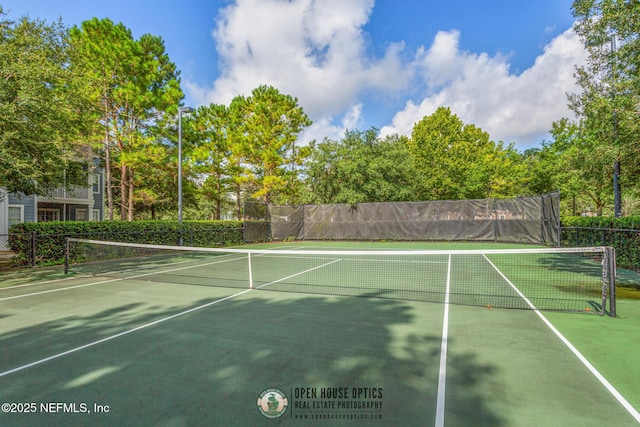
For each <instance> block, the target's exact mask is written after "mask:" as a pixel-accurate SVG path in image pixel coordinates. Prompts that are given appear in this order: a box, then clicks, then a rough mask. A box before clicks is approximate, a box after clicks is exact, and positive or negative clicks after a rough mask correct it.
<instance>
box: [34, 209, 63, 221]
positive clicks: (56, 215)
mask: <svg viewBox="0 0 640 427" xmlns="http://www.w3.org/2000/svg"><path fill="white" fill-rule="evenodd" d="M49 221H60V210H59V209H46V208H41V209H38V222H49Z"/></svg>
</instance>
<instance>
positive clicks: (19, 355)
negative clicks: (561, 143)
mask: <svg viewBox="0 0 640 427" xmlns="http://www.w3.org/2000/svg"><path fill="white" fill-rule="evenodd" d="M75 243H77V245H76V246H75V248H76V249H72V250H71V251H70V252H69V253H70V254H71V255H72V257H73V259H72V260H71V263H70V268H69V270H70V274H67V275H61V274H57V275H56V276H55V278H51V279H46V278H45V277H42V278H40V279H39V280H37V281H36V280H34V281H22V282H21V283H20V284H16V285H14V286H10V287H2V288H0V403H2V413H0V424H1V425H3V426H4V425H33V426H40V425H135V426H144V425H166V426H191V425H243V426H246V425H300V426H302V425H305V426H306V425H379V426H382V425H384V426H387V425H416V426H423V425H426V426H429V425H435V426H443V425H447V426H469V425H473V426H528V425H536V426H539V425H545V426H555V425H557V426H574V425H575V426H578V425H581V426H582V425H585V424H591V423H606V424H607V425H616V426H626V425H638V423H640V415H639V414H638V410H637V408H638V405H639V403H640V394H639V393H638V392H637V391H634V390H635V388H636V387H635V383H637V378H636V379H633V378H625V374H624V373H620V372H619V371H617V370H616V367H615V360H612V361H611V363H610V364H609V363H602V360H606V353H607V352H612V353H613V352H614V349H612V348H610V347H609V345H610V344H609V343H606V342H600V343H597V342H596V343H594V344H593V345H591V346H589V345H586V344H585V343H587V342H588V337H587V338H584V337H583V336H582V335H580V334H578V333H577V332H575V331H576V330H577V329H576V328H573V329H572V328H571V327H567V328H566V330H568V331H570V332H571V337H572V338H571V339H572V340H573V341H575V342H577V343H578V344H579V345H576V344H574V343H573V342H572V341H570V339H569V338H567V337H565V336H564V335H563V334H562V331H561V330H559V329H558V328H556V326H554V325H555V324H562V325H565V326H566V325H574V326H575V325H576V324H581V327H582V326H584V325H585V324H587V325H588V327H589V328H590V331H591V332H590V334H592V338H594V340H598V337H600V336H601V334H602V333H604V332H605V331H606V330H607V329H615V328H616V322H618V321H619V320H620V319H615V318H612V317H609V316H608V315H606V314H610V311H611V309H612V307H611V306H610V305H607V304H611V300H604V299H603V291H604V290H606V289H605V287H603V269H602V268H603V265H605V264H606V262H605V261H606V260H605V258H601V257H600V256H601V255H602V254H601V253H600V252H598V253H595V254H594V253H590V252H588V251H583V252H580V253H576V252H548V253H547V252H544V251H539V252H535V251H534V252H531V253H529V254H527V255H526V256H523V257H520V256H515V255H514V254H511V253H510V252H508V251H507V252H505V249H507V250H508V249H509V248H508V247H506V246H504V245H502V246H499V247H498V246H491V247H485V248H483V249H484V251H483V253H482V254H480V253H477V252H476V251H475V250H468V247H467V246H464V245H460V246H455V245H453V246H449V247H453V248H454V249H456V252H455V254H453V253H449V252H446V251H445V252H442V251H439V252H438V253H435V252H434V253H429V252H428V251H424V250H425V248H427V246H426V245H425V244H415V245H413V246H411V245H403V246H401V245H399V244H393V243H388V242H386V243H385V242H380V243H377V244H372V243H369V244H357V245H356V244H353V243H352V244H349V245H341V244H339V243H336V242H328V243H325V244H323V245H322V246H321V247H318V246H313V245H312V242H301V243H298V242H292V243H286V244H282V245H268V248H269V249H268V250H265V249H263V248H264V247H267V246H262V247H261V246H256V249H255V250H253V251H252V252H251V254H248V253H247V252H243V250H244V249H242V250H238V252H233V251H227V252H209V253H207V252H206V251H203V252H195V251H193V252H189V251H186V252H184V251H173V250H171V251H167V250H164V249H158V248H146V247H137V248H134V247H128V248H127V247H123V246H115V245H114V246H113V247H111V246H105V245H93V244H91V243H89V242H82V241H78V242H75ZM329 246H330V247H329ZM438 247H442V246H438ZM473 248H474V249H476V248H478V245H474V246H473ZM328 249H337V252H336V253H332V254H331V253H328V252H327V250H328ZM409 249H410V250H409ZM415 249H421V250H423V253H422V254H420V255H415V254H412V252H415ZM320 250H321V251H320ZM373 250H375V253H374V252H372V251H373ZM467 250H468V251H467ZM465 251H467V252H465ZM134 255H135V257H134ZM592 255H595V257H594V256H592ZM76 259H82V261H91V260H92V259H95V260H96V262H83V263H77V264H76V263H75V262H74V260H76ZM605 271H606V270H605ZM605 276H606V274H605ZM605 278H606V277H605ZM273 291H278V292H273ZM538 309H543V310H544V311H539V310H538ZM565 311H570V312H580V313H565ZM602 311H604V313H605V315H598V314H596V313H599V312H602ZM561 329H563V328H561ZM563 330H564V329H563ZM574 337H575V338H574ZM609 378H614V379H615V381H614V383H615V384H614V383H612V382H611V380H610V379H609Z"/></svg>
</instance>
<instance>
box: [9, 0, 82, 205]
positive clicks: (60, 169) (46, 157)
mask: <svg viewBox="0 0 640 427" xmlns="http://www.w3.org/2000/svg"><path fill="white" fill-rule="evenodd" d="M66 34H67V33H66V29H65V27H64V26H63V25H62V23H61V22H56V23H53V24H46V23H44V22H42V21H37V20H30V19H28V18H22V19H20V20H18V21H12V20H9V19H7V18H6V17H5V15H4V14H3V12H2V8H1V7H0V186H1V187H4V188H5V189H7V190H8V191H9V192H16V193H23V194H27V195H30V194H43V195H44V194H48V193H50V192H51V191H52V190H54V189H56V188H58V187H69V186H71V185H74V184H77V185H84V186H86V185H87V182H88V181H87V174H86V171H85V170H84V165H85V160H86V157H87V153H86V152H85V151H84V150H83V149H82V148H83V147H82V145H83V144H82V141H83V139H84V138H85V137H86V127H85V124H86V118H87V110H86V108H85V107H86V104H85V103H84V101H85V99H84V98H83V96H82V93H83V81H82V80H81V79H80V78H79V77H78V76H77V75H76V74H74V72H73V70H72V69H71V68H70V67H69V66H68V65H69V63H70V61H71V59H72V57H73V55H74V52H73V51H72V49H71V46H70V45H69V43H68V41H67V37H66Z"/></svg>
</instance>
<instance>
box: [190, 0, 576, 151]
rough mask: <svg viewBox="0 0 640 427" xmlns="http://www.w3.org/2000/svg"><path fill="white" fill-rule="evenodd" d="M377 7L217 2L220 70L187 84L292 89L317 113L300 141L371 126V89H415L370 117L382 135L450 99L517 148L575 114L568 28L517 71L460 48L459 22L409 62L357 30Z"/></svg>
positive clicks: (369, 3) (393, 47) (331, 0)
mask: <svg viewBox="0 0 640 427" xmlns="http://www.w3.org/2000/svg"><path fill="white" fill-rule="evenodd" d="M373 7H374V0H349V1H345V0H289V1H282V0H237V1H235V2H234V3H232V4H230V5H229V6H227V7H225V8H223V9H221V10H220V12H219V15H218V17H217V22H216V28H215V29H214V31H213V37H214V39H215V42H216V50H217V52H218V56H219V58H220V73H219V76H218V77H217V78H216V79H215V81H213V82H212V85H211V86H210V87H201V86H198V85H196V84H194V83H192V82H188V81H187V82H184V85H185V88H186V89H187V90H188V92H189V94H190V96H191V98H192V99H193V100H194V101H195V102H196V103H198V104H200V105H202V104H208V103H212V102H214V103H224V104H228V103H229V102H230V101H231V100H232V99H233V97H235V96H236V95H238V94H244V95H247V94H249V93H250V91H251V90H252V89H254V88H256V87H258V86H259V85H262V84H268V85H272V86H274V87H276V88H278V90H280V91H281V92H283V93H286V94H289V95H292V96H295V97H297V98H298V100H299V103H300V105H301V106H302V107H303V108H304V110H305V112H306V113H307V114H308V115H309V116H310V117H311V119H312V120H313V121H314V125H313V126H312V127H311V128H310V129H308V130H307V131H306V132H305V135H304V137H303V140H304V141H309V140H312V139H316V140H322V139H323V138H324V137H329V138H332V139H339V138H340V137H342V136H343V134H344V131H345V130H346V129H356V128H360V127H361V126H363V125H364V126H366V127H369V125H365V123H366V117H364V115H363V108H364V107H363V105H362V103H363V102H364V101H363V99H364V98H363V97H365V96H367V95H372V94H374V96H371V97H370V98H374V99H378V100H380V99H382V98H383V97H384V96H385V94H393V98H394V99H398V97H400V98H399V99H401V100H402V99H408V98H409V97H410V96H413V97H414V98H413V99H410V100H408V101H406V104H405V106H404V108H403V109H402V110H401V111H397V112H390V113H388V117H389V121H390V123H388V125H387V126H383V125H385V123H374V124H371V125H374V126H376V127H380V126H383V127H382V130H381V134H382V135H383V136H384V135H387V134H391V133H400V134H405V135H409V134H410V133H411V130H412V128H413V125H414V124H415V123H416V122H417V121H419V120H421V119H422V118H423V117H424V116H427V115H430V114H432V113H433V112H434V111H435V110H436V109H437V108H438V107H439V106H448V107H450V108H451V109H452V112H453V113H455V114H457V115H458V116H459V117H460V118H461V119H462V120H463V121H464V122H465V123H472V124H475V125H476V126H478V127H480V128H482V129H483V130H485V131H487V132H489V134H490V135H491V138H492V139H494V140H504V141H506V142H516V143H517V144H518V146H519V147H520V148H523V147H526V146H531V145H534V144H537V143H539V142H540V140H541V139H542V138H543V137H546V135H547V131H548V130H549V129H550V128H551V125H552V122H553V121H555V120H558V119H560V118H562V117H571V112H570V111H569V109H568V107H567V106H566V105H567V99H566V93H567V92H573V91H575V90H576V88H575V83H574V77H573V74H574V69H575V64H582V63H583V62H584V59H585V56H586V53H585V51H584V49H583V48H582V45H581V44H580V41H579V39H578V37H577V36H576V35H575V33H573V31H572V30H567V31H566V32H564V33H563V34H561V35H559V36H558V37H556V38H555V39H553V40H552V41H551V42H550V43H549V44H548V45H547V46H546V47H545V49H544V51H543V53H542V54H541V55H540V56H539V57H538V58H537V59H536V61H535V63H534V65H533V66H532V67H530V68H529V69H527V70H525V71H524V72H522V73H520V74H515V73H512V72H511V71H510V64H509V62H508V61H509V58H507V57H504V56H502V55H495V56H490V55H488V54H486V53H474V52H467V51H464V50H461V48H460V45H459V41H460V37H461V36H463V35H461V33H460V32H459V31H457V30H453V31H448V32H440V33H438V34H437V35H436V36H435V38H434V40H433V42H432V43H431V45H430V46H428V47H421V48H419V49H417V51H416V52H415V55H414V56H413V59H411V60H408V61H407V60H406V59H403V58H405V57H406V55H407V54H408V53H409V54H410V52H404V51H405V49H406V47H405V44H404V42H396V43H390V44H389V45H388V46H387V48H386V52H385V54H384V55H383V56H382V57H374V56H372V55H371V53H370V52H371V49H369V46H367V43H368V37H367V35H366V33H364V31H363V27H364V25H365V24H366V23H367V22H368V20H369V17H370V15H371V13H372V12H373ZM212 74H213V70H212ZM216 74H217V73H216ZM380 94H382V95H380ZM409 94H411V95H409ZM416 94H418V95H416ZM367 107H369V106H368V105H367ZM375 107H376V106H374V108H375ZM394 114H395V115H394ZM391 117H392V118H391Z"/></svg>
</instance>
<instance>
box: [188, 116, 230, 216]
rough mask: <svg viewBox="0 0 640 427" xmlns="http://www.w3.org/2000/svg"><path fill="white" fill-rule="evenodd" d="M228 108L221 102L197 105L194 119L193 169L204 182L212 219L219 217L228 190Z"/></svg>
mask: <svg viewBox="0 0 640 427" xmlns="http://www.w3.org/2000/svg"><path fill="white" fill-rule="evenodd" d="M231 126H232V124H231V122H230V120H229V109H228V108H227V107H226V106H225V105H216V104H211V105H209V106H202V107H200V108H198V110H197V113H196V118H195V130H196V132H195V137H196V147H195V149H194V152H193V158H194V161H195V163H196V168H197V172H198V173H200V174H201V175H202V176H203V178H204V182H203V183H202V187H201V192H202V195H203V196H204V198H205V199H206V200H208V201H210V202H212V203H213V205H214V212H213V214H212V215H211V217H212V219H220V218H221V216H222V205H223V203H224V202H225V201H226V200H227V198H228V196H227V195H228V194H229V192H230V191H231V190H230V174H231V171H230V166H231V164H232V162H230V158H231V149H230V141H229V138H228V136H229V135H230V133H231Z"/></svg>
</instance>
